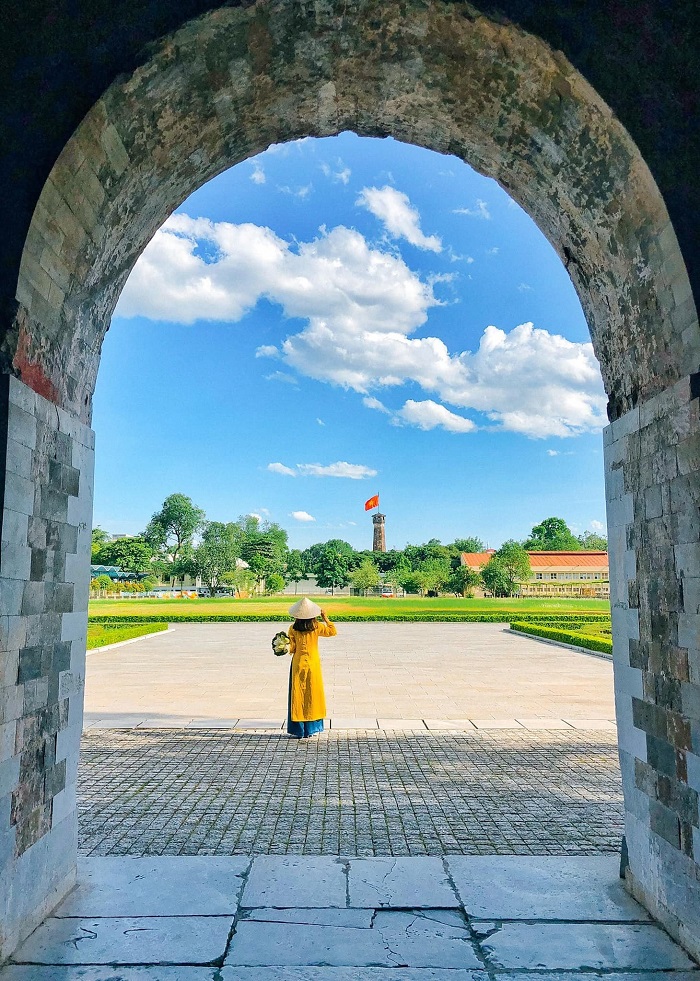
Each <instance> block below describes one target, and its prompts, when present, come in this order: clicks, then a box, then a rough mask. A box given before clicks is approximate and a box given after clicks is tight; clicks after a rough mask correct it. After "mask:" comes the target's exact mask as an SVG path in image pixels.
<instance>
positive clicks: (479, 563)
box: [462, 549, 608, 570]
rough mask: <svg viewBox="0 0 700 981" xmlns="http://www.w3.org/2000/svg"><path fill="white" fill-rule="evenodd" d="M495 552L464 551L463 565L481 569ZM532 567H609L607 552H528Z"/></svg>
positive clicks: (490, 550)
mask: <svg viewBox="0 0 700 981" xmlns="http://www.w3.org/2000/svg"><path fill="white" fill-rule="evenodd" d="M493 553H494V549H489V550H488V551H486V552H462V565H468V566H469V568H470V569H481V568H482V567H483V566H485V565H486V563H487V562H488V560H489V559H490V558H491V556H492V555H493ZM527 554H528V555H529V557H530V568H531V569H533V570H534V569H572V568H573V569H607V568H608V553H607V552H583V551H582V552H528V553H527Z"/></svg>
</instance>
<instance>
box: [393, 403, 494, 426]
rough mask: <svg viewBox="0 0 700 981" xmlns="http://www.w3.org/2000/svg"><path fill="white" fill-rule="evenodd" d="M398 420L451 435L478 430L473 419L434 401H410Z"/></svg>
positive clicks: (399, 414) (397, 416) (400, 410)
mask: <svg viewBox="0 0 700 981" xmlns="http://www.w3.org/2000/svg"><path fill="white" fill-rule="evenodd" d="M396 418H397V419H398V420H400V421H402V422H408V423H410V424H411V425H413V426H418V428H419V429H436V428H438V427H439V428H441V429H447V430H448V432H451V433H472V432H474V430H475V429H476V428H477V427H476V426H475V425H474V423H473V422H472V421H471V419H465V418H464V416H458V415H457V414H456V413H455V412H450V410H449V409H446V408H445V406H444V405H438V403H437V402H433V401H432V399H428V400H427V401H425V402H414V401H413V399H409V400H408V401H407V402H406V403H405V404H404V407H403V408H402V409H399V411H398V412H397V413H396Z"/></svg>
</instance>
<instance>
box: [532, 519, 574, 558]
mask: <svg viewBox="0 0 700 981" xmlns="http://www.w3.org/2000/svg"><path fill="white" fill-rule="evenodd" d="M523 548H524V549H526V550H527V551H528V552H571V551H574V552H575V551H578V550H579V549H580V548H581V542H580V541H579V540H578V538H577V537H576V536H575V535H574V533H573V532H572V531H571V529H570V528H569V526H568V525H567V523H566V521H564V519H563V518H545V520H544V521H542V522H540V524H538V525H535V527H534V528H533V529H532V531H531V532H530V537H529V538H528V539H526V540H525V541H524V542H523Z"/></svg>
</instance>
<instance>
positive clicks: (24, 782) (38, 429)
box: [0, 0, 700, 953]
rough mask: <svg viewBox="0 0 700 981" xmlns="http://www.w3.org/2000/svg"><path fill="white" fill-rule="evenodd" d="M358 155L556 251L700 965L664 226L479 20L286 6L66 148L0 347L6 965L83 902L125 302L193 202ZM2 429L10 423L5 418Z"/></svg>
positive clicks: (691, 320)
mask: <svg viewBox="0 0 700 981" xmlns="http://www.w3.org/2000/svg"><path fill="white" fill-rule="evenodd" d="M344 130H352V131H354V132H356V133H357V134H358V135H362V136H369V135H371V136H381V135H391V136H393V137H395V138H397V139H399V140H403V141H405V142H410V143H415V144H418V145H421V146H424V147H427V148H430V149H433V150H437V151H441V152H444V153H451V154H455V155H457V156H459V157H460V158H462V159H464V160H466V161H468V162H469V163H470V164H472V165H473V166H475V167H476V168H477V169H479V170H481V171H482V172H483V173H485V174H487V175H489V176H492V177H494V178H496V179H497V180H498V181H499V182H500V183H501V184H502V185H503V186H504V187H506V188H507V189H508V190H509V191H510V193H511V194H512V196H513V197H514V198H515V199H516V200H517V201H518V202H519V203H520V204H521V205H522V206H523V207H524V208H525V209H526V210H527V211H528V212H529V214H530V215H531V216H532V217H533V219H534V220H535V221H536V222H537V224H538V225H539V227H540V228H541V230H542V231H543V232H544V233H545V234H546V235H547V237H548V238H549V240H550V241H551V242H552V244H553V245H554V247H555V248H556V249H557V251H558V253H559V255H560V256H561V258H562V261H563V262H564V263H565V265H566V267H567V269H568V271H569V274H570V275H571V278H572V280H573V282H574V284H575V286H576V288H577V291H578V294H579V297H580V299H581V302H582V305H583V308H584V310H585V312H586V316H587V319H588V323H589V326H590V329H591V335H592V339H593V344H594V347H595V350H596V353H597V355H598V358H599V360H600V362H601V367H602V371H603V377H604V382H605V386H606V390H607V392H608V396H609V414H610V418H611V425H610V427H609V428H608V430H607V431H606V484H607V497H608V518H609V532H610V541H611V560H612V570H613V631H614V640H615V659H616V694H617V712H618V722H619V744H620V755H621V761H622V769H623V782H624V790H625V806H626V821H627V838H628V844H629V856H630V868H629V871H628V882H629V884H630V887H631V888H632V889H633V891H634V892H635V893H636V895H637V896H638V897H639V898H641V899H642V901H643V902H645V903H646V905H647V906H648V907H649V908H650V909H651V911H652V912H653V913H654V914H655V915H656V916H657V917H659V918H660V919H661V920H662V921H663V922H664V924H665V925H666V926H667V927H668V928H669V929H670V930H671V932H673V933H674V935H675V936H677V937H678V938H679V939H681V941H682V942H684V943H685V944H686V945H687V946H689V948H691V949H692V950H694V951H695V952H696V953H697V952H698V951H700V902H699V900H700V887H699V884H698V857H699V856H700V829H699V826H698V791H699V790H700V721H698V720H699V719H700V710H699V707H698V706H699V704H700V616H699V615H698V610H699V609H700V589H699V587H698V585H697V583H698V582H699V581H700V578H698V572H699V570H700V554H699V553H698V546H697V541H698V539H699V538H700V517H699V514H700V512H699V511H698V504H699V503H700V491H698V489H697V488H698V486H699V485H698V482H697V479H696V473H697V470H698V469H699V468H700V450H699V449H698V447H699V446H700V433H699V432H698V430H699V429H700V425H699V422H698V407H699V406H700V401H699V398H700V380H699V379H700V374H698V373H696V372H697V369H698V365H699V363H700V332H699V331H698V323H697V315H696V311H695V305H694V301H693V297H692V292H691V289H690V285H689V282H688V278H687V275H686V270H685V266H684V263H683V259H682V257H681V254H680V251H679V248H678V244H677V242H676V237H675V234H674V231H673V228H672V226H671V223H670V220H669V217H668V214H667V211H666V208H665V205H664V202H663V200H662V198H661V195H660V194H659V191H658V189H657V188H656V185H655V183H654V180H653V178H652V176H651V174H650V172H649V170H648V168H647V167H646V165H645V163H644V161H643V159H642V157H641V155H640V153H639V151H638V150H637V148H636V147H635V145H634V143H633V142H632V140H631V139H630V137H629V135H628V134H627V133H626V131H625V130H624V128H623V127H622V126H621V125H620V123H619V122H618V121H617V120H616V119H615V118H614V116H613V114H612V113H611V111H610V110H609V109H608V107H607V106H606V105H605V104H604V103H603V101H602V100H601V99H600V98H599V97H598V95H597V94H596V93H595V91H594V90H592V89H591V87H590V86H589V85H588V84H587V82H586V81H585V80H584V79H583V77H582V76H581V75H580V74H579V73H578V72H577V71H576V70H575V69H574V68H573V67H572V66H571V65H570V64H569V63H568V62H567V61H566V59H565V58H564V57H563V56H562V55H561V54H559V53H556V52H554V51H552V50H551V49H550V48H548V47H547V45H545V44H544V42H542V41H541V40H539V39H538V38H536V37H534V36H532V35H529V34H526V33H525V32H524V31H522V30H520V29H519V28H516V27H514V26H512V25H508V24H502V23H496V22H494V21H493V20H490V19H488V18H487V17H485V16H482V15H480V14H479V13H478V11H476V10H474V9H473V8H471V7H467V6H466V5H455V4H452V3H447V2H444V3H443V2H435V3H431V4H427V5H426V4H423V3H421V2H418V0H411V2H409V3H398V2H394V0H390V2H385V3H382V4H372V3H367V4H365V5H364V7H363V8H362V10H361V13H360V12H358V11H357V10H354V11H352V12H348V11H347V5H346V4H345V3H341V2H340V0H332V2H329V3H327V4H325V5H311V4H296V3H288V2H285V0H274V2H269V3H263V2H260V3H257V4H252V5H249V6H246V7H245V9H232V8H228V7H226V8H222V9H220V10H216V11H214V12H213V13H210V14H208V15H206V16H204V17H202V18H200V19H198V20H196V21H193V22H190V23H188V24H186V25H185V26H184V27H182V28H181V29H180V30H179V31H178V32H177V33H175V34H173V35H171V36H169V37H168V38H166V39H165V40H163V41H162V42H160V43H159V44H158V45H156V46H155V47H154V48H153V49H152V50H151V52H150V54H149V57H148V59H147V60H146V62H145V63H144V64H143V65H142V66H141V67H140V68H139V69H137V70H136V71H135V72H134V73H133V75H131V76H130V77H128V78H126V79H121V80H118V81H117V82H115V83H114V84H113V85H112V86H111V87H110V88H109V89H108V90H107V91H106V92H105V93H104V95H103V96H102V97H101V98H100V99H99V101H98V102H97V103H96V104H95V105H94V106H93V108H92V109H91V111H90V112H89V113H88V115H87V116H86V118H85V119H84V121H83V123H82V124H81V125H80V126H79V128H78V129H77V131H76V132H75V134H74V135H73V137H72V138H71V140H70V141H69V142H68V143H67V144H66V146H65V147H64V149H63V151H62V153H61V155H60V156H59V158H58V160H57V161H56V164H55V166H54V168H53V170H52V172H51V174H50V176H49V178H48V180H47V182H46V184H45V185H44V188H43V191H42V193H41V196H40V198H39V201H38V203H37V205H36V210H35V212H34V217H33V221H32V224H31V227H30V230H29V234H28V236H27V240H26V244H25V248H24V253H23V257H22V264H21V269H20V276H19V281H18V284H17V294H16V297H17V301H18V312H17V316H16V318H15V321H14V323H13V325H12V327H11V329H10V331H9V332H8V335H7V338H6V339H5V342H4V347H3V349H2V352H0V353H1V354H2V358H3V362H2V363H3V364H4V368H5V370H6V372H7V374H5V375H4V381H3V387H2V398H3V400H4V402H5V406H6V409H7V411H6V412H5V413H4V414H3V415H4V417H5V418H7V419H8V429H7V432H6V433H3V434H2V440H3V441H4V442H5V443H6V446H7V453H6V474H5V478H4V480H5V483H4V502H5V511H4V518H3V560H2V568H1V570H0V572H1V574H2V576H3V580H2V582H0V588H2V589H3V591H4V592H3V595H4V596H5V597H6V598H7V602H6V603H4V604H3V607H4V608H3V613H5V611H7V614H8V615H7V616H5V617H4V618H3V619H2V620H0V624H1V625H2V630H3V635H2V641H3V647H4V648H5V649H6V650H7V652H8V653H7V655H3V657H4V658H5V660H6V666H5V673H4V677H5V679H6V680H5V682H4V683H5V685H6V686H7V687H6V688H4V689H3V693H4V694H3V698H4V702H3V711H4V720H7V724H9V725H10V729H8V730H7V731H8V732H10V731H12V732H13V733H14V734H15V738H14V740H11V739H9V737H8V738H6V739H4V740H3V742H2V749H3V751H4V753H5V756H4V762H0V766H3V767H4V771H3V773H4V774H5V777H4V780H5V784H4V786H6V788H7V793H8V795H9V797H8V799H11V808H7V809H5V811H2V812H0V820H1V821H3V822H5V823H4V826H2V827H0V834H2V838H1V839H0V840H1V841H2V843H3V844H2V850H1V851H0V862H2V869H3V874H2V881H3V886H2V889H3V892H0V909H1V910H2V918H3V922H4V923H5V924H6V927H5V934H4V936H3V937H2V952H3V953H9V951H10V950H11V949H12V947H13V946H14V945H15V943H16V942H17V940H18V938H20V937H22V936H24V935H26V933H27V932H28V931H29V930H30V929H32V928H33V926H34V925H36V923H37V922H38V920H39V919H40V918H41V917H42V916H43V915H45V913H46V912H47V911H48V910H49V909H50V907H51V906H52V905H53V904H54V903H55V902H56V901H57V900H58V899H59V898H60V896H61V895H62V893H63V892H65V890H66V889H67V888H69V887H70V885H71V883H72V881H73V876H74V868H75V847H76V810H75V777H76V771H77V760H78V750H79V740H80V730H81V718H82V681H83V672H84V650H85V610H86V607H87V591H88V573H89V560H88V553H89V538H90V518H91V505H92V478H91V473H92V452H93V446H94V443H93V436H92V432H91V431H90V429H89V422H90V406H91V396H92V391H93V388H94V384H95V378H96V374H97V368H98V364H99V353H100V346H101V342H102V338H103V336H104V332H105V331H106V329H107V327H108V325H109V321H110V317H111V313H112V310H113V309H114V306H115V304H116V301H117V298H118V296H119V292H120V290H121V288H122V286H123V284H124V282H125V281H126V278H127V276H128V274H129V271H130V270H131V268H132V266H133V263H134V262H135V260H136V258H137V257H138V255H139V254H140V252H141V251H142V250H143V248H144V247H145V246H146V244H147V243H148V241H149V240H150V238H151V237H152V235H153V234H154V232H155V230H156V229H157V228H158V227H159V226H160V224H161V223H162V222H163V221H164V220H165V218H166V217H167V216H168V215H169V214H170V213H171V212H172V210H173V209H174V208H175V207H177V206H178V205H179V204H180V203H181V201H182V200H183V199H184V198H185V197H186V196H187V195H188V194H189V193H191V192H192V191H193V190H194V189H195V188H196V187H197V186H199V185H200V184H201V183H203V182H204V181H206V180H208V179H209V178H211V177H213V176H214V175H215V174H217V173H219V172H220V171H222V170H223V169H225V168H227V167H230V166H232V165H233V164H235V163H237V162H239V161H240V160H243V159H245V158H246V157H248V156H251V155H253V154H255V153H257V152H259V151H260V150H262V149H264V148H265V147H267V146H268V145H269V144H270V143H273V142H282V141H285V140H289V139H292V138H297V137H301V136H305V135H318V136H326V135H332V134H336V133H339V132H341V131H344ZM0 418H2V417H0Z"/></svg>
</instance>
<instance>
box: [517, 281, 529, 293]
mask: <svg viewBox="0 0 700 981" xmlns="http://www.w3.org/2000/svg"><path fill="white" fill-rule="evenodd" d="M518 291H519V292H520V293H531V292H532V286H530V284H529V283H520V285H519V286H518Z"/></svg>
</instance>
